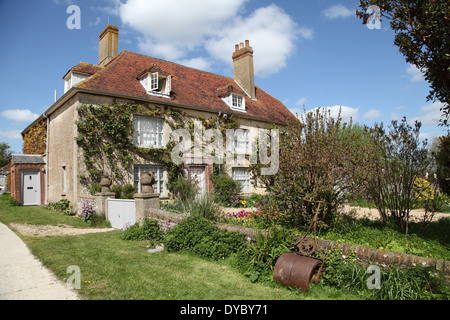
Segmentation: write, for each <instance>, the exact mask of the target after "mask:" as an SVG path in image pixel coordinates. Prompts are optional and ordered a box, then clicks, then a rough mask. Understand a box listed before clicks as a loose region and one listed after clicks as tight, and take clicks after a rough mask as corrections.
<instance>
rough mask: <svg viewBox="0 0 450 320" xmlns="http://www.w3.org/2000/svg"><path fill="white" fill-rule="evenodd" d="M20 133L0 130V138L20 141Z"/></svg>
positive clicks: (18, 131)
mask: <svg viewBox="0 0 450 320" xmlns="http://www.w3.org/2000/svg"><path fill="white" fill-rule="evenodd" d="M20 132H21V130H9V131H2V130H0V138H1V139H9V140H19V139H22V135H21V134H20Z"/></svg>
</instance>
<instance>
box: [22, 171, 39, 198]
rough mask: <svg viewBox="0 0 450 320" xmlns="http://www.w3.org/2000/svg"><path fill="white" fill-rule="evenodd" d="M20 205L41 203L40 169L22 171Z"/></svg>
mask: <svg viewBox="0 0 450 320" xmlns="http://www.w3.org/2000/svg"><path fill="white" fill-rule="evenodd" d="M21 173H22V205H24V206H39V205H41V179H40V171H39V170H33V171H31V170H30V171H22V172H21Z"/></svg>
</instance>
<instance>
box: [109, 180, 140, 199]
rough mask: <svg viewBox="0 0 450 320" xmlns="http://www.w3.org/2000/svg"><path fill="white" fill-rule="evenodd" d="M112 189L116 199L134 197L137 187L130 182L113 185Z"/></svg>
mask: <svg viewBox="0 0 450 320" xmlns="http://www.w3.org/2000/svg"><path fill="white" fill-rule="evenodd" d="M111 191H112V192H114V193H115V194H116V199H133V195H134V194H135V193H136V187H135V186H133V185H132V184H129V183H128V184H126V185H124V186H120V185H114V186H112V187H111Z"/></svg>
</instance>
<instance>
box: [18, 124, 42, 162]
mask: <svg viewBox="0 0 450 320" xmlns="http://www.w3.org/2000/svg"><path fill="white" fill-rule="evenodd" d="M46 147H47V120H46V119H44V120H42V121H40V122H38V123H37V124H35V125H34V126H32V127H31V128H30V129H29V130H28V131H27V132H26V133H25V134H24V136H23V147H22V152H23V153H24V154H39V155H41V156H42V155H44V154H45V150H46Z"/></svg>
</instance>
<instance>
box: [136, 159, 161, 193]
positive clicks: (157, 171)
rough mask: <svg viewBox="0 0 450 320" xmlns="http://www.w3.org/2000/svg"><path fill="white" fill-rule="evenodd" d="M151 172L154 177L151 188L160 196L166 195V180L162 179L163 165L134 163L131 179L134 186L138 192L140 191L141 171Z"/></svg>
mask: <svg viewBox="0 0 450 320" xmlns="http://www.w3.org/2000/svg"><path fill="white" fill-rule="evenodd" d="M150 171H151V172H153V174H154V177H155V183H154V184H153V190H154V191H155V193H159V194H160V195H162V196H165V195H166V181H165V179H164V174H165V168H164V166H157V165H140V164H139V165H134V170H133V180H134V186H135V187H137V190H138V193H141V191H142V186H141V173H142V172H150Z"/></svg>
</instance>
